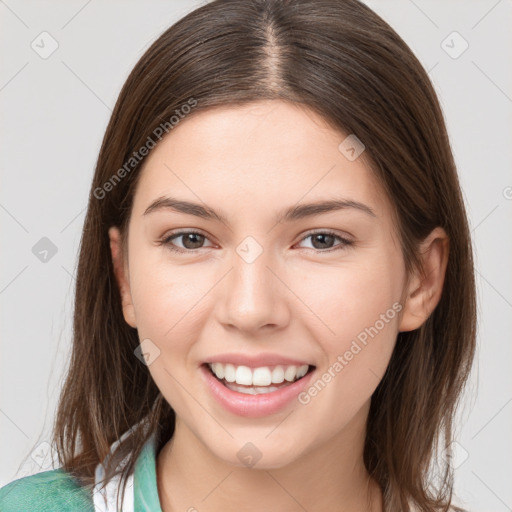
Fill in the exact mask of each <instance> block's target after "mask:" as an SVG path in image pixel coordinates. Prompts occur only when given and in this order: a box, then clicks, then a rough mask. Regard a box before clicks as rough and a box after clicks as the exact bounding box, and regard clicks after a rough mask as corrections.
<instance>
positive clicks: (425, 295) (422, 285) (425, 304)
mask: <svg viewBox="0 0 512 512" xmlns="http://www.w3.org/2000/svg"><path fill="white" fill-rule="evenodd" d="M448 253H449V238H448V235H447V234H446V232H445V231H444V229H443V228H441V227H437V228H435V229H434V230H433V231H432V232H431V233H430V234H429V235H428V237H427V238H426V239H425V240H424V241H423V242H422V243H421V246H420V261H421V264H422V270H423V272H421V270H420V269H418V270H417V271H415V274H414V275H413V276H411V279H410V282H409V286H408V289H407V290H406V291H405V301H404V302H405V305H404V310H403V314H402V318H401V322H400V328H399V330H400V331H413V330H414V329H417V328H418V327H420V326H421V325H422V324H423V323H424V322H425V321H426V320H427V319H428V317H429V316H430V314H431V313H432V311H434V309H435V307H436V306H437V304H438V302H439V300H440V299H441V294H442V292H443V284H444V278H445V273H446V266H447V264H448Z"/></svg>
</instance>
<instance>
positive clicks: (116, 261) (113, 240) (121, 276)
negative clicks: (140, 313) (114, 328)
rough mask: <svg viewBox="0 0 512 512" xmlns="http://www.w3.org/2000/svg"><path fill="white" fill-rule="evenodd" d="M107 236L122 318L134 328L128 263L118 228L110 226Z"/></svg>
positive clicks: (135, 325)
mask: <svg viewBox="0 0 512 512" xmlns="http://www.w3.org/2000/svg"><path fill="white" fill-rule="evenodd" d="M108 236H109V239H110V251H111V254H112V264H113V267H114V274H115V276H116V281H117V285H118V287H119V293H120V295H121V303H122V307H123V315H124V319H125V321H126V323H127V324H128V325H130V326H131V327H134V328H135V327H137V323H136V321H135V310H134V307H133V303H132V296H131V291H130V279H129V275H128V265H127V264H126V262H125V261H124V257H123V251H122V244H121V232H120V231H119V228H117V227H115V226H112V227H111V228H110V229H109V230H108Z"/></svg>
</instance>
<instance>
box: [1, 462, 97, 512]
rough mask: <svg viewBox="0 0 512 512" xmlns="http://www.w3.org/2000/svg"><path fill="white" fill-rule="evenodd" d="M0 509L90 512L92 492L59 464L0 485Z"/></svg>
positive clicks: (7, 511)
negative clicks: (56, 467)
mask: <svg viewBox="0 0 512 512" xmlns="http://www.w3.org/2000/svg"><path fill="white" fill-rule="evenodd" d="M0 510H2V512H25V511H26V512H29V511H30V512H50V511H52V512H58V511H60V510H65V511H69V512H72V511H75V510H76V511H80V512H93V511H94V505H93V500H92V496H91V495H90V494H89V493H88V492H87V491H86V490H85V488H83V487H81V486H80V485H79V483H78V482H77V481H76V480H75V479H74V478H73V477H72V476H71V475H70V474H69V473H67V472H66V471H64V470H63V469H62V468H59V469H53V470H51V471H44V472H42V473H37V474H35V475H30V476H26V477H23V478H19V479H18V480H14V481H13V482H11V483H9V484H7V485H6V486H4V487H2V488H0Z"/></svg>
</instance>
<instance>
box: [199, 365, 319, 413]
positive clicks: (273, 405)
mask: <svg viewBox="0 0 512 512" xmlns="http://www.w3.org/2000/svg"><path fill="white" fill-rule="evenodd" d="M200 370H201V372H202V374H203V378H204V379H205V380H206V384H207V385H208V387H209V388H210V391H211V392H212V395H213V396H214V397H215V398H216V400H217V401H218V402H219V403H220V404H221V405H222V406H223V407H224V408H225V409H226V410H228V411H229V412H231V413H233V414H236V415H238V416H244V417H247V418H259V417H262V416H268V415H270V414H274V413H276V412H278V411H280V410H281V409H283V408H284V407H285V406H286V405H288V404H290V403H291V402H292V401H293V399H294V398H296V397H297V395H298V394H299V393H300V392H301V391H303V390H304V388H306V387H307V386H308V384H309V382H310V381H311V378H312V375H313V373H314V370H313V371H311V372H310V373H308V374H307V375H305V376H304V377H302V378H301V379H299V380H297V381H295V382H294V383H293V384H290V385H288V386H284V387H282V388H280V389H278V390H277V391H272V392H271V393H262V394H260V395H246V394H245V393H239V392H237V391H232V390H231V389H229V388H227V387H226V386H224V384H222V382H220V381H219V380H218V379H217V378H216V377H214V376H213V374H212V373H211V371H210V369H209V368H208V366H206V365H202V366H201V368H200Z"/></svg>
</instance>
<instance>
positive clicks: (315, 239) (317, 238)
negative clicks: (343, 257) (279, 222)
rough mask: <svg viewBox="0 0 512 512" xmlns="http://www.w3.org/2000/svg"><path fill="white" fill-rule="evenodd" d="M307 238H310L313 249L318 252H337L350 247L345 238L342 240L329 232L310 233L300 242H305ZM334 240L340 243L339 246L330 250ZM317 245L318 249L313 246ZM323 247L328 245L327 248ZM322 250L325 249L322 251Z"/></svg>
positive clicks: (348, 241)
mask: <svg viewBox="0 0 512 512" xmlns="http://www.w3.org/2000/svg"><path fill="white" fill-rule="evenodd" d="M308 238H311V240H312V244H313V249H314V250H316V251H320V252H329V249H330V250H338V249H343V248H344V247H346V246H348V245H351V244H352V242H351V241H350V240H347V239H346V238H343V237H341V236H339V235H337V234H335V233H331V232H329V231H318V232H316V233H311V234H309V235H307V236H306V237H304V238H303V239H302V240H301V241H304V240H307V239H308ZM335 239H338V240H340V241H341V243H340V244H338V245H337V246H334V249H332V245H331V244H332V243H333V242H334V240H335ZM315 243H318V244H319V245H320V247H315V246H314V244H315ZM325 245H328V246H329V247H325ZM322 249H327V250H324V251H322Z"/></svg>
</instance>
